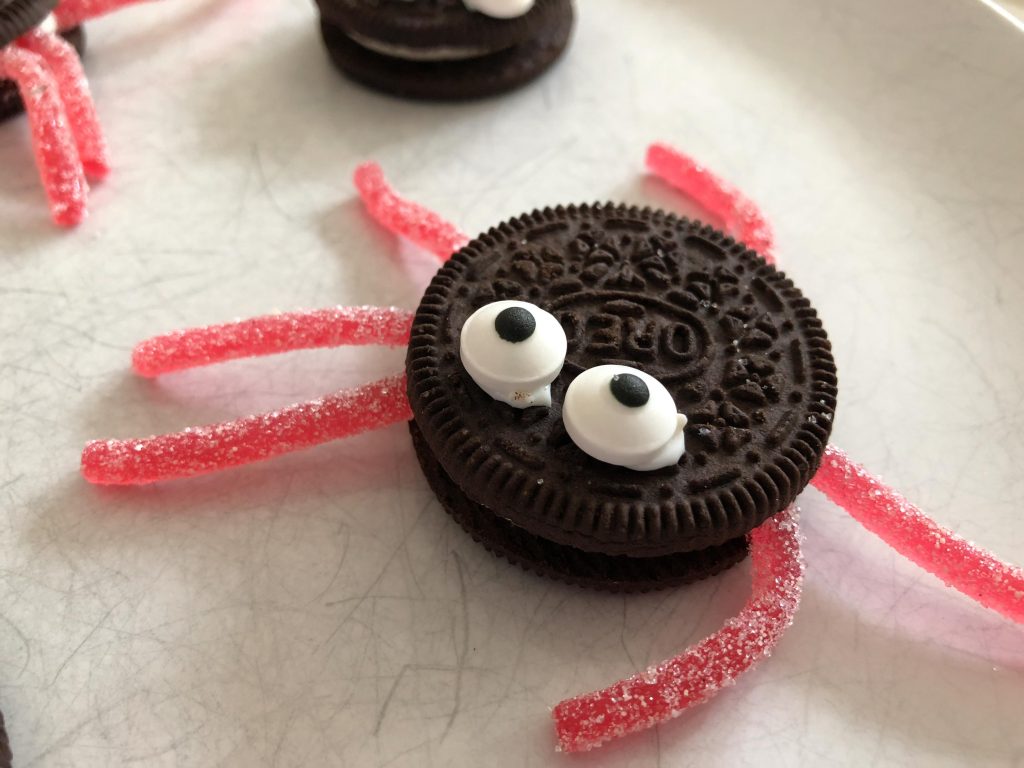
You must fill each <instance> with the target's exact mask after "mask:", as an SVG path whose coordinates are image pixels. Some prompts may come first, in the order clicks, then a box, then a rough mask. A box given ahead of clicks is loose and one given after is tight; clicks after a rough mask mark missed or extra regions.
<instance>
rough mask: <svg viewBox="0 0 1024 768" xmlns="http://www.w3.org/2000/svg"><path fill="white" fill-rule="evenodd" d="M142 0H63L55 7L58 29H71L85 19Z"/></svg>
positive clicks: (93, 17) (54, 12)
mask: <svg viewBox="0 0 1024 768" xmlns="http://www.w3.org/2000/svg"><path fill="white" fill-rule="evenodd" d="M139 2H142V0H61V2H60V4H59V5H58V6H57V7H56V8H55V9H54V11H53V15H54V17H55V18H56V19H57V28H58V29H71V28H72V27H77V26H78V25H79V24H81V23H82V22H83V21H88V20H89V19H95V18H96V17H97V16H103V15H104V14H107V13H111V12H112V11H116V10H119V9H121V8H124V7H125V6H128V5H136V4H138V3H139Z"/></svg>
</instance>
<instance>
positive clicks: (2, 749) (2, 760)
mask: <svg viewBox="0 0 1024 768" xmlns="http://www.w3.org/2000/svg"><path fill="white" fill-rule="evenodd" d="M13 758H14V755H13V754H11V742H10V740H9V739H8V738H7V724H6V723H5V722H4V713H3V712H0V768H11V761H12V760H13Z"/></svg>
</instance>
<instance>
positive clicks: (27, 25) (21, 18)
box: [0, 0, 85, 121]
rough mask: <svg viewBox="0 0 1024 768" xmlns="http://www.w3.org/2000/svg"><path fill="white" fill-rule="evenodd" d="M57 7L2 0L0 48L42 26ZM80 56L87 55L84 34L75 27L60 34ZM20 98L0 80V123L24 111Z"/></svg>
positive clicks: (53, 0)
mask: <svg viewBox="0 0 1024 768" xmlns="http://www.w3.org/2000/svg"><path fill="white" fill-rule="evenodd" d="M56 7H57V0H0V48H4V47H6V46H8V45H10V44H11V43H13V42H14V41H15V40H17V39H18V38H19V37H21V36H22V35H24V34H25V33H26V32H30V31H31V30H33V29H35V28H36V27H37V26H39V25H40V24H41V23H43V21H45V20H46V17H47V16H48V15H49V14H50V12H51V11H53V9H54V8H56ZM61 34H62V35H63V37H64V38H65V39H66V40H67V41H68V42H70V43H71V44H72V45H73V46H75V49H76V50H77V51H78V55H79V56H81V55H82V54H83V53H84V52H85V33H84V31H83V30H82V28H81V27H75V28H74V29H70V30H68V31H67V32H62V33H61ZM24 108H25V105H24V104H23V103H22V100H21V94H20V93H19V92H18V87H17V86H16V85H15V84H14V82H13V81H11V80H7V79H3V78H0V121H3V120H6V119H7V118H9V117H13V116H14V115H18V114H20V113H21V112H22V110H24Z"/></svg>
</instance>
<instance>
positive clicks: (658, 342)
mask: <svg viewBox="0 0 1024 768" xmlns="http://www.w3.org/2000/svg"><path fill="white" fill-rule="evenodd" d="M502 299H517V300H522V301H526V302H530V303H533V304H536V305H538V306H539V307H541V308H542V309H544V310H546V311H548V312H550V313H552V314H553V315H554V316H555V317H556V318H558V320H559V321H560V323H561V324H562V326H563V328H564V329H565V332H566V336H567V338H568V351H567V356H566V361H565V365H564V367H563V369H562V372H561V374H560V375H559V377H558V378H557V379H556V380H555V382H554V384H553V385H552V399H553V404H552V406H551V407H535V408H527V409H516V408H512V407H510V406H508V405H505V404H503V403H500V402H498V401H495V400H494V399H492V398H491V397H490V396H489V395H487V394H486V393H485V392H484V391H483V390H482V389H480V387H478V386H477V385H476V383H475V382H474V381H473V379H472V378H471V377H470V375H469V374H468V373H467V372H466V370H465V368H464V367H463V365H462V363H461V361H460V357H459V340H460V332H461V329H462V326H463V324H464V323H465V321H466V319H467V318H468V317H469V316H470V315H471V314H472V313H473V312H474V311H475V310H477V309H478V308H480V307H481V306H483V305H485V304H488V303H490V302H493V301H497V300H502ZM608 364H618V365H628V366H631V367H633V368H638V369H640V370H641V371H643V372H644V373H647V374H650V375H651V376H653V377H655V378H656V379H657V380H658V381H660V382H661V383H662V384H664V386H665V387H666V388H667V389H668V391H669V393H670V394H671V395H672V398H673V399H674V401H675V405H676V406H677V408H678V409H679V411H680V412H681V413H683V414H685V415H686V417H687V418H688V423H687V425H686V427H685V438H686V451H685V453H684V454H683V457H682V459H680V461H679V462H678V463H677V464H674V465H672V466H669V467H667V468H663V469H659V470H655V471H649V472H641V471H636V470H632V469H626V468H624V467H618V466H613V465H611V464H607V463H604V462H602V461H599V460H597V459H594V458H592V457H591V456H589V455H587V454H586V453H584V452H583V451H582V450H580V449H579V448H578V447H577V446H576V445H575V444H574V443H573V441H572V440H571V439H570V438H569V435H568V433H567V432H566V429H565V426H564V424H563V420H562V412H561V407H562V403H563V402H564V400H565V392H566V388H567V387H568V385H569V384H570V383H571V382H572V381H573V380H574V379H575V378H576V377H577V376H578V375H579V374H580V373H582V372H583V371H585V370H588V369H592V368H594V367H596V366H600V365H608ZM406 365H407V373H408V379H409V398H410V401H411V403H412V408H413V412H414V414H415V418H416V424H417V426H418V427H419V429H420V430H421V432H422V434H423V439H424V441H425V442H426V444H427V445H428V446H429V448H430V450H431V451H432V453H433V455H434V457H435V458H436V459H437V460H438V462H439V463H440V465H441V466H442V467H443V469H444V471H445V472H446V473H447V474H448V475H449V476H450V477H451V479H452V481H453V482H454V483H456V484H457V485H458V486H459V487H460V488H461V489H462V491H463V492H464V493H465V494H466V496H467V497H468V498H469V499H471V500H473V501H475V502H477V503H479V504H482V505H484V506H485V507H487V508H488V509H490V510H491V511H493V512H494V513H495V514H496V515H498V516H500V517H504V518H506V519H508V520H510V521H511V522H513V523H515V524H516V525H518V526H520V527H522V528H524V529H525V530H527V531H529V532H530V533H532V534H535V535H537V536H541V537H543V538H546V539H549V540H552V541H555V542H558V543H561V544H567V545H570V546H573V547H577V548H579V549H583V550H587V551H592V552H601V553H606V554H612V555H617V554H628V555H632V556H634V557H654V556H659V555H665V554H670V553H673V552H684V551H691V550H695V549H702V548H705V547H710V546H715V545H719V544H721V543H723V542H725V541H728V540H730V539H734V538H735V537H737V536H742V535H743V534H745V533H747V532H748V531H749V530H751V529H752V528H754V527H755V526H757V525H759V524H760V523H761V522H762V521H763V520H765V519H766V518H767V517H769V516H771V515H773V514H775V513H777V512H779V511H781V510H782V509H783V508H784V507H786V506H787V505H789V504H790V503H791V502H792V501H793V500H794V499H795V498H796V496H797V494H799V493H800V491H801V490H802V489H803V488H804V486H805V485H806V484H807V483H808V481H809V480H810V478H811V476H812V475H813V474H814V472H815V470H816V469H817V467H818V465H819V463H820V461H821V457H822V453H823V451H824V448H825V444H826V442H827V440H828V436H829V433H830V431H831V425H832V418H833V414H834V410H835V404H836V394H837V379H836V369H835V364H834V361H833V359H832V355H831V347H830V345H829V342H828V338H827V337H826V334H825V331H824V330H823V328H822V326H821V322H820V321H819V320H818V317H817V314H816V313H815V311H814V309H813V308H812V307H811V305H810V302H809V301H808V300H807V299H806V298H804V297H803V295H802V294H801V293H800V291H799V289H797V288H796V287H795V286H794V285H793V283H792V281H791V280H789V279H788V278H787V277H786V276H785V275H784V274H783V273H782V272H779V271H778V270H776V269H775V268H774V267H772V266H770V265H768V264H766V263H765V262H764V260H763V259H761V258H760V257H759V256H758V255H757V254H755V253H754V252H753V251H751V250H749V249H747V248H746V247H745V246H743V245H742V244H740V243H736V242H735V241H733V240H732V239H731V238H729V237H727V236H726V235H724V234H722V233H721V232H718V231H717V230H715V229H713V228H711V227H707V226H704V225H702V224H701V223H700V222H694V221H689V220H687V219H684V218H680V217H677V216H674V215H672V214H668V213H664V212H661V211H652V210H650V209H640V208H633V207H625V206H616V205H611V204H608V205H584V206H570V207H567V208H563V207H559V208H557V209H545V210H544V211H535V212H534V213H532V214H528V215H525V216H521V217H519V218H517V219H513V220H512V221H509V222H506V223H504V224H501V225H499V226H498V227H496V228H494V229H492V230H490V231H489V232H487V233H486V234H484V235H481V236H480V237H479V238H477V239H476V240H474V241H473V242H471V243H470V244H469V245H467V246H466V247H465V248H463V249H462V250H461V251H460V252H459V253H457V254H456V255H455V256H453V257H452V259H451V260H450V261H449V262H448V263H447V264H446V265H445V266H444V267H442V269H441V270H440V271H439V272H438V274H437V275H436V276H435V278H434V280H433V281H432V283H431V285H430V287H429V288H428V290H427V292H426V294H425V296H424V298H423V301H422V303H421V304H420V307H419V309H418V311H417V313H416V319H415V322H414V325H413V329H412V336H411V342H410V345H409V353H408V358H407V364H406Z"/></svg>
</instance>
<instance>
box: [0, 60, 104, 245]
mask: <svg viewBox="0 0 1024 768" xmlns="http://www.w3.org/2000/svg"><path fill="white" fill-rule="evenodd" d="M0 78H6V79H8V80H13V81H14V82H15V83H17V85H18V90H19V91H20V93H21V98H22V101H24V102H25V112H26V113H27V114H28V122H29V126H30V127H31V129H32V146H33V149H34V150H35V155H36V165H37V166H38V168H39V174H40V176H41V177H42V181H43V188H44V189H45V190H46V197H47V198H48V199H49V202H50V215H51V216H52V217H53V220H54V221H55V222H56V223H57V224H59V225H60V226H62V227H71V226H74V225H76V224H79V223H81V221H82V220H83V219H84V218H85V215H86V199H87V197H88V195H89V185H88V183H87V182H86V180H85V173H84V172H83V170H82V164H81V162H80V161H79V158H78V150H77V149H76V147H75V144H74V141H73V139H72V137H71V133H70V131H69V130H68V119H67V115H66V114H65V113H64V105H63V104H62V103H61V99H60V91H59V88H58V87H57V83H56V81H55V80H54V78H53V75H51V74H50V72H49V70H48V69H47V67H46V63H45V61H44V60H43V59H42V58H41V57H40V56H39V55H38V54H35V53H33V52H31V51H27V50H25V49H24V48H20V47H18V46H17V45H9V46H7V47H6V48H3V49H0Z"/></svg>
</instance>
